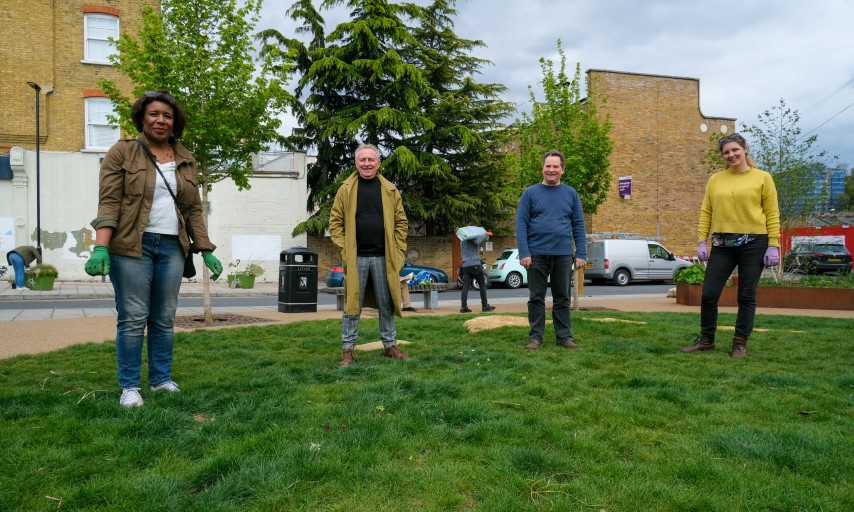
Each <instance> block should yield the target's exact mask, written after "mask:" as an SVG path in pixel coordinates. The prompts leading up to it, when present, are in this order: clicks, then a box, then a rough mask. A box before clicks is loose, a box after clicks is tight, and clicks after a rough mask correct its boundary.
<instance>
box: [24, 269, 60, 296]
mask: <svg viewBox="0 0 854 512" xmlns="http://www.w3.org/2000/svg"><path fill="white" fill-rule="evenodd" d="M57 277H59V271H58V270H56V267H54V266H53V265H49V264H47V263H42V264H41V265H35V266H33V267H30V268H29V269H27V272H26V275H25V276H24V284H25V286H26V287H27V288H29V289H31V290H53V284H54V282H55V281H56V278H57Z"/></svg>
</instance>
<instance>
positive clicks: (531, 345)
mask: <svg viewBox="0 0 854 512" xmlns="http://www.w3.org/2000/svg"><path fill="white" fill-rule="evenodd" d="M542 344H543V340H537V339H533V340H531V341H530V342H529V343H528V344H527V345H525V348H526V349H528V350H537V349H538V348H540V346H541V345H542Z"/></svg>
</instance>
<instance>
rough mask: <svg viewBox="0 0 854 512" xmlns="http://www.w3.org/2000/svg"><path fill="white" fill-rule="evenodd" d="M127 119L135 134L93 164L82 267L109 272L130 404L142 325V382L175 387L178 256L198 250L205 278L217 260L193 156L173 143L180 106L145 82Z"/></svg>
mask: <svg viewBox="0 0 854 512" xmlns="http://www.w3.org/2000/svg"><path fill="white" fill-rule="evenodd" d="M131 118H132V119H133V122H134V125H135V126H136V128H137V130H139V132H140V136H139V137H138V138H136V139H125V140H120V141H119V142H117V143H116V144H115V145H113V147H112V148H110V150H109V151H108V152H107V155H106V157H105V158H104V160H103V163H102V164H101V174H100V184H99V186H100V192H99V200H98V217H97V218H95V220H93V221H92V226H93V227H94V228H95V231H96V235H95V248H94V250H93V251H92V255H91V256H90V257H89V260H88V261H87V262H86V267H85V268H86V272H87V273H88V274H89V275H92V276H95V275H108V274H109V276H110V281H112V283H113V289H114V290H115V296H116V312H117V313H118V329H117V333H116V359H117V361H118V374H119V385H120V386H121V388H122V396H121V399H120V400H119V403H120V404H121V405H123V406H125V407H139V406H141V405H143V400H142V396H141V395H140V371H141V365H142V344H143V339H144V334H145V330H146V328H147V329H148V383H149V385H150V386H151V390H152V391H168V392H178V391H179V388H178V385H177V384H176V383H175V382H174V381H173V380H172V347H173V338H174V331H173V324H174V321H175V313H176V311H177V308H178V291H179V289H180V288H181V279H182V275H183V273H184V259H185V256H186V255H187V254H188V252H189V251H192V252H201V253H202V258H203V259H204V262H205V265H207V267H208V268H209V269H210V270H211V273H212V278H213V279H216V278H218V277H219V275H220V273H221V272H222V264H221V263H220V262H219V261H218V260H217V259H216V257H214V255H213V250H214V249H215V248H216V246H215V245H214V244H213V243H211V241H210V239H208V231H207V226H206V224H205V220H204V217H203V216H202V205H201V197H200V195H199V182H198V174H197V168H196V161H195V159H194V158H193V155H192V154H190V152H189V151H188V150H187V149H186V148H185V147H184V146H182V145H181V143H179V142H178V139H179V138H180V137H181V135H182V133H183V131H184V126H185V125H186V117H185V116H184V112H183V111H182V110H181V108H180V107H179V106H178V104H177V102H176V101H175V98H173V97H172V96H171V95H169V94H167V93H166V92H163V91H149V92H146V93H145V94H143V95H142V96H140V97H139V99H137V100H136V102H135V103H134V105H133V108H132V109H131Z"/></svg>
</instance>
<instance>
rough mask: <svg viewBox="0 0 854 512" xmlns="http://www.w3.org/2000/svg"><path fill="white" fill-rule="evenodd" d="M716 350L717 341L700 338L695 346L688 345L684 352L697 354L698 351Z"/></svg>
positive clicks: (695, 341) (695, 342)
mask: <svg viewBox="0 0 854 512" xmlns="http://www.w3.org/2000/svg"><path fill="white" fill-rule="evenodd" d="M714 349H715V340H712V339H709V338H706V337H705V336H700V337H699V338H697V339H696V340H694V344H693V345H688V346H687V347H685V348H683V349H682V352H685V353H686V354H687V353H689V352H696V351H698V350H714Z"/></svg>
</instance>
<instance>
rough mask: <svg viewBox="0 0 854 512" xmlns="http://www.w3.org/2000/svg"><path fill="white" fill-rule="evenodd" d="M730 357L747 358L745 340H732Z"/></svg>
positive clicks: (741, 338) (740, 337) (735, 338)
mask: <svg viewBox="0 0 854 512" xmlns="http://www.w3.org/2000/svg"><path fill="white" fill-rule="evenodd" d="M730 355H731V356H732V357H747V338H745V337H743V336H735V337H734V338H733V339H732V352H731V353H730Z"/></svg>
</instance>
